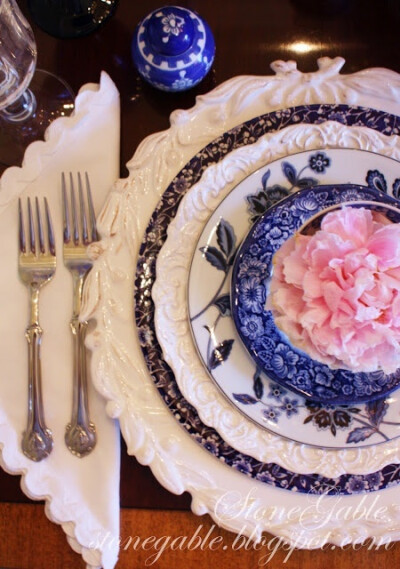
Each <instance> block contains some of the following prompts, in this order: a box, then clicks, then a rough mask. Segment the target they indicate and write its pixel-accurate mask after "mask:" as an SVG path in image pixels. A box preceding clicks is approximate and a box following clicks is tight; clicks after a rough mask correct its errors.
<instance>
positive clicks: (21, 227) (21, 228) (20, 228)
mask: <svg viewBox="0 0 400 569" xmlns="http://www.w3.org/2000/svg"><path fill="white" fill-rule="evenodd" d="M18 236H19V251H20V253H26V239H25V228H24V217H23V213H22V202H21V198H18Z"/></svg>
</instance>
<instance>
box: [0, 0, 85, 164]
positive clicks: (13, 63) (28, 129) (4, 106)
mask: <svg viewBox="0 0 400 569" xmlns="http://www.w3.org/2000/svg"><path fill="white" fill-rule="evenodd" d="M36 61H37V49H36V42H35V38H34V35H33V32H32V29H31V27H30V26H29V23H28V22H27V20H26V19H25V17H24V16H23V14H22V13H21V11H20V9H19V7H18V5H17V3H16V1H15V0H1V2H0V162H1V163H2V164H4V165H12V164H19V163H20V162H21V160H22V158H23V155H24V151H25V149H26V147H27V146H28V144H29V143H30V142H32V141H33V140H36V139H40V138H43V135H44V132H45V130H46V128H47V126H48V125H49V124H50V122H51V121H52V120H54V119H55V118H56V117H58V116H66V115H69V114H70V113H71V112H72V110H73V108H74V103H73V100H74V96H73V93H72V91H71V89H70V88H69V86H68V85H67V84H66V83H65V82H64V81H63V80H61V79H59V78H58V77H56V76H55V75H53V74H51V73H48V72H46V71H42V70H36Z"/></svg>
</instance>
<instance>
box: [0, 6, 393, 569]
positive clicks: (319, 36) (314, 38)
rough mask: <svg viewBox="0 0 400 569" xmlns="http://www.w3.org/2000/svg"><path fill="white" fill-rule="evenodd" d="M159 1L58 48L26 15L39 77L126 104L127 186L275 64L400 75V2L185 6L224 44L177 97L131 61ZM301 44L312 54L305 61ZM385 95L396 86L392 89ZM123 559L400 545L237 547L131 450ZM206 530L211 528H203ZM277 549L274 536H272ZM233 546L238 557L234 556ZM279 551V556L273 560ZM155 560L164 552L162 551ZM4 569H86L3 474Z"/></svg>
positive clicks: (319, 554)
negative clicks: (186, 117) (137, 159)
mask: <svg viewBox="0 0 400 569" xmlns="http://www.w3.org/2000/svg"><path fill="white" fill-rule="evenodd" d="M165 4H172V2H168V1H166V2H164V3H160V2H157V1H156V0H120V2H119V6H118V8H117V11H116V13H115V15H114V16H113V17H112V19H110V20H109V21H108V22H107V23H106V24H105V25H104V26H103V27H102V28H100V29H99V30H98V31H96V32H95V33H92V34H91V35H89V36H87V37H84V38H80V39H72V40H66V39H63V40H61V39H56V38H53V37H51V36H49V35H47V34H46V33H45V32H43V31H42V30H41V29H39V28H38V26H37V25H35V23H34V22H32V18H31V16H30V13H29V10H28V8H27V3H26V0H19V5H20V6H21V8H22V9H23V11H24V13H25V14H26V16H27V17H28V19H29V20H30V22H31V24H32V28H33V31H34V34H35V38H36V41H37V45H38V67H39V68H43V69H46V70H48V71H52V72H53V73H55V74H57V75H59V76H61V77H63V78H64V79H65V80H66V81H67V82H68V83H69V84H70V85H71V87H72V89H73V90H74V91H75V92H77V91H78V90H79V88H80V87H81V86H82V85H83V84H85V83H88V82H98V81H99V76H100V72H101V70H105V71H107V72H108V74H109V75H110V76H111V78H112V79H113V80H114V82H115V83H116V85H117V87H118V89H119V91H120V94H121V110H122V122H121V129H122V130H121V176H126V174H127V170H126V167H125V164H126V162H127V161H128V160H129V159H130V158H131V157H132V155H133V154H134V152H135V150H136V148H137V146H138V144H139V143H140V142H141V141H142V140H143V139H144V138H145V137H146V136H147V135H149V134H152V133H154V132H158V131H161V130H164V129H167V128H168V127H169V116H170V114H171V112H172V111H173V110H175V109H178V108H180V109H187V108H190V107H192V106H193V104H194V102H195V98H196V96H198V95H200V94H203V93H206V92H208V91H209V90H210V89H212V88H213V87H215V86H216V85H219V84H220V83H222V82H223V81H225V80H226V79H229V78H231V77H234V76H237V75H266V74H270V73H271V71H270V67H269V65H270V63H271V62H273V61H275V60H278V59H280V60H289V59H295V60H297V62H298V68H299V69H300V70H302V71H313V70H315V69H316V59H317V58H318V57H321V56H330V57H335V56H338V55H340V56H342V57H344V58H345V59H346V64H345V66H344V68H343V70H342V72H343V73H351V72H354V71H357V70H360V69H363V68H367V67H387V68H390V69H393V70H395V71H398V72H400V42H399V33H398V30H399V29H400V8H399V3H398V1H397V0H375V1H374V0H372V1H370V2H365V0H246V2H243V1H240V0H229V1H228V0H197V1H196V0H192V1H184V2H181V5H182V6H185V7H188V8H191V9H193V10H196V11H197V12H199V13H200V14H201V15H202V16H203V17H204V18H205V19H206V20H207V22H208V23H209V25H210V27H211V29H212V31H213V33H214V37H215V42H216V48H217V51H216V58H215V62H214V65H213V68H212V70H211V72H210V73H209V75H208V76H207V77H206V78H205V80H204V81H203V82H202V83H201V84H200V85H198V86H197V87H196V88H194V89H193V90H192V91H188V92H185V93H181V94H166V93H163V92H160V91H156V90H155V89H153V88H152V87H150V86H148V85H146V84H144V83H143V82H142V81H141V79H140V78H139V77H138V75H137V73H136V72H135V69H134V67H133V65H132V62H131V56H130V42H131V37H132V33H133V30H134V28H135V26H136V24H137V23H138V22H139V20H140V19H142V18H143V17H144V16H145V15H146V14H147V13H148V12H150V11H151V10H154V9H156V8H158V7H160V6H162V5H165ZM296 41H304V42H308V44H309V48H310V49H309V51H306V52H297V53H295V52H293V50H292V49H291V48H290V46H293V43H294V42H296ZM382 88H383V89H384V86H382ZM121 457H122V473H121V540H122V548H121V557H120V561H119V562H118V565H117V567H118V569H124V568H126V569H128V567H129V569H135V568H139V567H146V566H148V565H149V557H150V553H149V551H146V550H144V549H141V548H140V547H136V548H135V547H134V546H133V545H132V543H131V544H130V545H129V537H130V536H131V537H133V536H138V535H140V536H141V538H142V539H144V538H146V537H149V536H156V537H158V538H161V537H162V536H171V537H172V538H173V537H178V536H182V535H189V536H190V535H192V534H194V533H195V532H196V531H201V535H202V536H203V537H204V536H206V535H207V534H208V532H209V533H210V536H212V537H215V536H222V538H223V542H222V543H223V546H221V547H219V548H218V549H216V550H214V551H213V550H211V549H210V548H208V547H206V546H205V547H204V549H202V550H200V549H196V550H194V551H187V550H180V549H179V548H178V550H176V551H173V550H171V549H166V550H165V551H164V552H163V553H162V555H160V557H159V558H158V560H154V559H153V561H154V566H156V567H171V566H175V567H185V568H187V567H189V568H190V567H195V566H196V567H211V566H214V565H219V566H221V567H228V566H232V565H233V564H235V565H237V566H243V567H250V566H251V567H257V566H268V565H269V566H270V567H278V566H281V565H285V566H286V567H287V568H288V569H290V568H295V567H296V568H297V567H300V566H301V567H311V566H313V567H314V568H315V567H316V568H317V569H319V568H322V567H325V566H328V565H332V566H340V567H342V568H347V567H348V568H350V567H352V569H355V568H357V567H362V566H363V565H365V564H366V563H376V564H379V566H380V567H383V568H385V567H388V568H389V564H390V565H393V564H396V561H397V562H400V546H398V545H397V544H392V545H391V546H390V547H388V548H387V549H385V548H380V549H379V550H378V551H375V550H374V549H373V548H372V549H368V548H367V547H362V548H359V550H358V551H355V550H353V549H352V548H348V549H346V550H341V549H340V548H336V549H332V548H330V549H326V550H324V551H315V552H308V551H294V552H287V551H285V550H284V549H283V548H277V551H276V554H274V555H272V554H271V555H270V557H268V555H269V554H270V553H271V549H273V548H274V543H275V544H276V542H273V541H270V542H268V543H269V545H267V546H266V548H264V550H263V551H261V552H260V551H256V550H254V548H252V547H251V546H250V545H248V546H247V547H246V546H245V545H243V544H242V547H238V546H237V544H235V541H234V540H235V536H233V535H232V534H229V533H228V532H224V531H222V530H220V529H218V528H216V527H215V526H214V525H213V523H212V521H211V520H210V518H208V517H204V518H198V517H195V516H194V515H193V514H192V513H191V512H190V496H188V495H183V496H173V495H171V494H170V493H169V492H167V491H166V490H165V489H163V488H162V487H161V486H160V485H159V484H158V482H157V481H156V480H155V479H154V477H153V476H152V474H151V472H150V470H149V469H148V468H145V467H142V466H140V465H139V464H138V463H137V462H136V460H135V459H134V458H133V457H129V456H128V455H127V453H126V448H125V445H124V443H123V442H122V455H121ZM200 526H201V528H200V530H199V529H198V528H199V527H200ZM271 539H272V538H271ZM225 546H226V547H225ZM268 547H269V551H268ZM153 554H154V552H153ZM0 566H1V567H2V568H18V569H44V568H46V569H49V568H50V569H52V568H54V569H56V568H57V569H62V568H64V567H65V568H68V569H71V568H72V567H74V568H75V569H78V568H81V567H82V568H83V567H84V563H83V561H82V560H81V558H80V556H79V554H77V553H75V552H73V551H72V550H71V548H70V546H69V545H68V543H67V541H66V539H65V535H64V533H63V531H62V530H61V528H60V527H58V526H56V525H55V524H52V523H50V522H49V521H48V520H47V519H46V517H45V514H44V508H43V504H40V503H33V502H31V501H29V500H28V499H27V498H26V496H25V495H24V494H23V493H22V492H21V490H20V488H19V477H16V476H9V475H7V474H5V473H4V472H2V471H0Z"/></svg>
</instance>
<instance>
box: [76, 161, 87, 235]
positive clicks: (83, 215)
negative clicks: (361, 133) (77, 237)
mask: <svg viewBox="0 0 400 569" xmlns="http://www.w3.org/2000/svg"><path fill="white" fill-rule="evenodd" d="M78 192H79V214H80V220H81V228H82V241H83V243H84V244H85V245H87V244H88V230H87V219H86V210H85V202H84V200H83V189H82V178H81V173H80V172H78Z"/></svg>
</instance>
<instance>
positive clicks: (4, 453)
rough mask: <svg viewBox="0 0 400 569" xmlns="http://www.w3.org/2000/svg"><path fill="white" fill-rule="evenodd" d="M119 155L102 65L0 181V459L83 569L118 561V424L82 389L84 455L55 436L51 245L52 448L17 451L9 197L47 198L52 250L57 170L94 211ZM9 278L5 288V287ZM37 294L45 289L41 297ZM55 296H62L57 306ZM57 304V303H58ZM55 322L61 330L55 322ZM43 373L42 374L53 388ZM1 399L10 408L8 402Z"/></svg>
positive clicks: (63, 416)
mask: <svg viewBox="0 0 400 569" xmlns="http://www.w3.org/2000/svg"><path fill="white" fill-rule="evenodd" d="M89 141H90V143H89ZM119 160H120V101H119V92H118V90H117V88H116V86H115V84H114V83H113V81H112V80H111V79H110V77H109V76H108V75H107V74H106V73H105V72H104V71H103V72H102V73H101V77H100V83H99V84H94V83H88V84H86V85H84V86H83V87H82V88H81V89H80V91H79V93H78V95H77V97H76V100H75V110H74V113H73V114H72V115H71V116H70V117H60V118H58V119H56V120H55V121H54V122H53V123H52V124H51V125H50V126H49V128H48V129H47V131H46V134H45V140H44V141H35V142H33V143H32V144H31V145H30V146H29V147H28V148H27V150H26V153H25V157H24V161H23V165H22V167H11V168H8V169H7V170H6V171H5V172H4V174H3V176H2V177H1V178H0V216H1V220H2V222H1V223H0V225H1V229H0V241H2V242H5V243H4V244H3V243H1V244H0V249H1V251H0V254H1V255H3V257H2V271H1V272H0V290H1V291H2V293H3V295H5V296H3V298H7V297H8V298H10V296H9V295H8V294H7V287H11V286H12V287H13V289H12V290H15V295H14V294H13V296H12V298H13V302H8V303H7V302H6V303H3V306H2V312H3V318H2V319H1V320H2V321H3V322H4V323H1V322H0V332H1V331H3V334H2V337H3V339H4V340H2V342H1V343H0V357H1V356H2V353H3V357H1V359H2V361H4V357H5V356H4V354H6V355H7V351H10V350H11V353H9V354H8V355H9V357H8V358H6V359H7V361H8V362H9V363H8V364H6V367H5V368H3V370H2V373H3V377H4V380H3V381H2V382H0V448H1V453H0V464H1V466H2V467H3V468H4V470H6V471H7V472H9V473H10V474H21V475H22V477H21V487H22V490H23V491H24V493H25V494H26V495H27V496H28V497H29V498H31V499H33V500H43V499H44V500H45V512H46V515H47V517H48V518H49V519H50V520H51V521H52V522H54V523H57V524H60V525H61V526H62V528H63V530H64V532H65V533H66V536H67V540H68V542H69V544H70V545H71V547H72V549H74V550H75V551H77V552H79V553H80V554H81V555H82V557H83V559H84V560H85V562H86V564H87V567H88V569H95V568H99V567H103V568H104V569H112V568H113V567H114V566H115V564H116V562H117V559H118V552H119V546H118V543H119V539H118V538H119V511H120V510H119V479H120V436H119V426H118V423H117V422H116V421H113V420H112V419H110V418H109V416H108V415H107V413H106V408H105V407H106V406H105V402H104V399H103V398H102V397H101V396H100V395H99V394H98V393H97V392H96V391H95V390H94V388H92V386H90V389H91V392H90V405H91V415H92V418H93V420H94V422H95V424H96V427H97V431H98V443H97V446H96V448H95V450H94V451H93V452H92V454H91V455H89V456H87V457H85V458H84V459H78V458H76V457H74V456H73V455H72V454H71V453H69V451H68V450H67V449H66V447H65V444H64V441H63V433H64V430H65V424H66V422H67V421H68V419H69V414H70V406H71V393H72V376H71V372H72V343H71V338H70V331H69V326H68V321H69V317H70V315H71V312H70V311H71V306H70V304H69V303H70V302H71V303H72V284H71V280H70V276H69V275H68V273H67V271H66V269H65V268H64V267H63V264H62V256H61V255H60V253H61V250H60V249H58V251H57V255H58V259H59V261H58V265H57V272H56V276H55V278H54V279H53V280H54V281H55V282H54V285H53V282H52V283H50V284H49V285H48V287H46V289H48V291H47V290H45V289H44V291H43V292H42V297H43V299H42V300H41V307H40V308H41V321H42V326H43V329H44V331H45V335H44V338H43V347H42V354H43V355H42V366H43V392H44V398H45V407H46V409H45V411H46V419H47V423H48V426H49V427H50V428H51V429H52V431H53V435H54V441H55V442H54V449H53V452H52V454H51V455H50V456H49V457H48V458H47V459H46V460H44V461H42V462H40V463H34V462H32V461H30V460H28V459H27V458H26V457H25V456H24V455H23V454H22V452H21V451H20V438H21V433H22V431H23V429H24V427H25V421H26V386H27V362H26V356H25V354H26V351H27V350H26V346H24V345H23V344H25V338H24V330H25V326H26V324H27V318H28V305H27V291H26V289H25V288H24V287H23V286H20V285H19V283H18V276H17V263H16V260H17V256H16V254H17V251H16V241H17V232H16V225H17V212H16V204H15V201H16V199H17V197H19V196H22V197H24V196H25V195H39V196H42V195H47V197H48V198H49V202H50V208H51V211H52V217H53V224H54V227H55V231H56V240H57V239H58V242H56V246H57V247H59V246H60V245H61V228H62V224H61V211H59V210H60V209H61V207H60V204H61V199H60V196H59V194H60V172H61V170H66V171H70V170H71V171H78V170H82V169H83V168H84V169H85V170H87V171H88V172H89V174H90V179H91V185H92V191H93V198H94V205H95V209H96V211H100V209H101V207H102V205H103V203H104V200H105V199H106V196H107V194H108V192H109V190H110V189H111V187H112V185H113V183H114V182H115V180H117V179H118V177H119ZM52 202H54V203H53V206H52ZM10 250H11V251H10ZM10 281H11V282H12V283H13V284H9V283H10ZM14 281H15V283H14ZM56 282H57V285H56ZM45 292H46V294H47V293H48V294H47V297H46V299H45ZM60 298H62V299H63V300H64V299H65V302H62V303H60ZM52 303H53V306H54V304H55V303H57V304H56V306H57V309H56V310H54V309H53V311H52V312H53V314H52V315H49V314H48V313H49V312H51V310H49V309H47V310H46V308H47V307H51V306H52ZM64 304H65V305H67V306H66V307H64ZM13 310H14V311H15V314H14V315H13ZM54 313H55V314H54ZM63 318H64V320H65V326H61V325H60V323H62V321H63ZM15 320H17V322H15ZM44 321H46V325H44V323H43V322H44ZM10 323H11V326H12V331H11V333H10V334H8V336H10V340H8V337H4V333H5V331H6V330H7V326H10ZM53 323H54V326H53V330H51V329H50V328H51V326H52V324H53ZM1 327H3V330H1ZM60 328H62V331H60ZM14 331H15V333H14ZM53 336H54V338H53ZM12 338H14V343H13V344H12V345H11V344H9V345H8V347H7V342H8V341H10V342H12ZM52 342H53V344H52ZM46 348H47V352H46ZM70 348H71V349H70ZM12 350H14V354H13V353H12ZM19 353H20V354H21V356H20V357H17V358H16V357H15V355H18V354H19ZM63 358H65V361H63ZM13 360H14V361H13ZM15 360H22V362H18V361H15ZM19 366H21V369H19ZM2 367H3V366H2ZM52 369H53V371H54V369H56V370H57V373H56V374H54V373H53V374H52V373H51V370H52ZM13 372H14V373H13ZM20 375H22V377H19V376H20ZM63 376H65V378H64V377H63ZM49 377H52V379H53V381H52V384H53V385H51V384H50V381H49ZM6 379H7V381H5V380H6ZM46 380H47V383H46ZM2 384H3V385H2ZM52 390H53V392H52ZM11 398H12V399H13V400H15V401H16V402H17V404H15V405H10V404H9V401H10V399H11ZM46 400H47V405H46ZM49 403H51V404H53V405H54V403H57V407H58V409H56V410H54V409H53V408H52V405H51V404H50V405H49ZM105 536H107V539H105Z"/></svg>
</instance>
